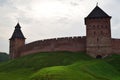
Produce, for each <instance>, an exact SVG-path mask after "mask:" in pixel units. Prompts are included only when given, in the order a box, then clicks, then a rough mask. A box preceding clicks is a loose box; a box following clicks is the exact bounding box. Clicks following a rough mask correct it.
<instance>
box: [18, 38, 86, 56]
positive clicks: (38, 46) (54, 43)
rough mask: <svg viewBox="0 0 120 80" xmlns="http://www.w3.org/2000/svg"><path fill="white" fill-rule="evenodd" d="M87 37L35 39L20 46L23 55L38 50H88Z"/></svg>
mask: <svg viewBox="0 0 120 80" xmlns="http://www.w3.org/2000/svg"><path fill="white" fill-rule="evenodd" d="M85 49H86V37H65V38H55V39H46V40H40V41H35V42H32V43H29V44H26V45H25V46H23V47H22V48H20V50H19V51H20V53H21V56H23V55H28V54H32V53H37V52H52V51H72V52H77V51H86V50H85Z"/></svg>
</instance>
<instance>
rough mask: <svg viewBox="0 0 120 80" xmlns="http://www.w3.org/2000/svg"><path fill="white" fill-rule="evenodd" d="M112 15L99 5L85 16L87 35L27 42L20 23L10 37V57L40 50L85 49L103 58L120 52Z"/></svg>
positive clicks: (91, 54) (119, 42)
mask: <svg viewBox="0 0 120 80" xmlns="http://www.w3.org/2000/svg"><path fill="white" fill-rule="evenodd" d="M110 19H111V16H109V15H108V14H107V13H105V12H104V11H103V10H102V9H101V8H100V7H99V6H96V7H95V8H94V9H93V11H92V12H91V13H90V14H89V15H88V16H87V17H85V25H86V36H74V37H61V38H52V39H44V40H38V41H34V42H31V43H28V44H25V39H26V38H25V37H24V35H23V33H22V31H21V27H20V25H19V23H18V24H17V25H16V27H15V30H14V33H13V35H12V37H11V38H10V57H11V58H13V59H14V58H17V57H21V56H24V55H29V54H35V53H39V52H53V51H71V52H78V51H84V52H86V53H87V54H88V55H90V56H91V57H94V58H103V57H106V56H108V55H111V54H113V53H115V54H120V39H112V38H111V22H110Z"/></svg>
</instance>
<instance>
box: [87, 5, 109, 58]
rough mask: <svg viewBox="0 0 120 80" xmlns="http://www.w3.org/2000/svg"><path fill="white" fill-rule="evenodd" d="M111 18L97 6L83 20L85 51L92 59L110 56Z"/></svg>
mask: <svg viewBox="0 0 120 80" xmlns="http://www.w3.org/2000/svg"><path fill="white" fill-rule="evenodd" d="M110 19H111V16H109V15H108V14H106V13H105V12H104V11H103V10H102V9H101V8H100V7H99V6H96V7H95V8H94V9H93V11H92V12H91V13H90V14H89V15H88V16H87V17H86V18H85V25H86V35H87V39H86V51H87V54H89V55H90V56H92V57H94V58H102V57H105V56H107V55H109V54H111V28H110V26H111V25H110Z"/></svg>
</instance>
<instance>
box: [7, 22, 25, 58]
mask: <svg viewBox="0 0 120 80" xmlns="http://www.w3.org/2000/svg"><path fill="white" fill-rule="evenodd" d="M9 40H10V48H9V49H10V50H9V51H10V58H11V59H14V58H16V57H19V55H20V53H19V51H18V49H19V48H20V47H22V46H24V45H25V37H24V35H23V33H22V31H21V27H20V24H19V23H17V25H16V26H15V30H14V32H13V34H12V37H11V38H10V39H9Z"/></svg>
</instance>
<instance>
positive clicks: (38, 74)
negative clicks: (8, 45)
mask: <svg viewBox="0 0 120 80" xmlns="http://www.w3.org/2000/svg"><path fill="white" fill-rule="evenodd" d="M0 80H120V55H113V56H110V57H107V58H105V59H102V60H100V59H93V58H91V57H89V56H87V55H86V54H85V53H84V52H44V53H37V54H32V55H27V56H24V57H21V58H18V59H15V60H10V61H7V62H3V63H0Z"/></svg>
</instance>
